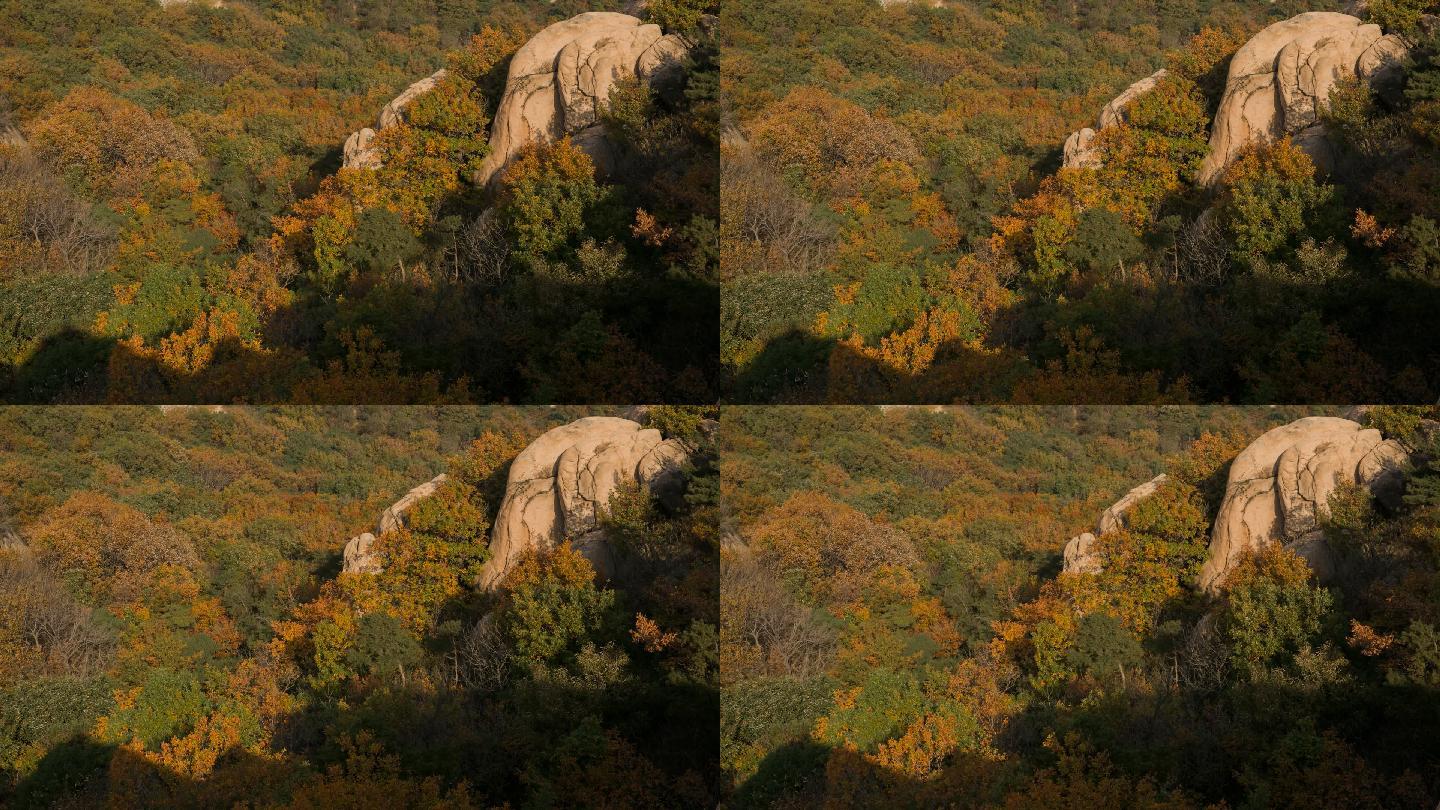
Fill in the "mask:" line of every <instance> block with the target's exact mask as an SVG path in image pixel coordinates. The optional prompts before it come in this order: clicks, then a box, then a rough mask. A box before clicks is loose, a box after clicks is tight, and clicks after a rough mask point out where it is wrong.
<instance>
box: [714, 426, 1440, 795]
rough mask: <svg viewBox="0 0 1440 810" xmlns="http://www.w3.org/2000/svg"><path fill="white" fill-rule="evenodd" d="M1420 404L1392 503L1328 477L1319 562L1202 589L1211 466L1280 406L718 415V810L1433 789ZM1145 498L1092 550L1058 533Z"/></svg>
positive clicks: (1438, 787)
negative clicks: (1076, 565) (721, 421)
mask: <svg viewBox="0 0 1440 810" xmlns="http://www.w3.org/2000/svg"><path fill="white" fill-rule="evenodd" d="M1435 412H1436V409H1434V408H1381V409H1375V410H1372V411H1370V412H1369V413H1368V414H1367V415H1366V416H1365V417H1364V418H1366V419H1368V420H1369V423H1370V425H1371V426H1373V427H1376V428H1378V429H1380V430H1381V431H1382V432H1383V433H1384V434H1386V435H1388V436H1391V437H1394V438H1397V439H1398V440H1400V441H1402V442H1404V443H1406V444H1407V445H1408V446H1410V447H1411V448H1413V449H1415V450H1418V451H1420V455H1419V456H1418V458H1419V461H1418V463H1417V464H1416V466H1415V467H1414V468H1413V469H1411V470H1410V471H1409V472H1408V474H1407V479H1406V488H1405V490H1406V495H1405V497H1404V498H1403V499H1401V501H1398V502H1393V503H1390V504H1389V505H1388V506H1387V505H1384V504H1382V503H1381V502H1379V501H1376V500H1375V499H1373V498H1372V497H1371V495H1370V493H1369V492H1368V491H1364V490H1361V489H1358V488H1356V487H1354V486H1353V485H1352V486H1350V487H1341V488H1340V489H1339V490H1337V492H1336V494H1335V495H1334V496H1332V498H1331V500H1330V504H1329V505H1330V512H1329V516H1328V518H1326V519H1325V521H1324V535H1325V539H1326V542H1327V543H1328V544H1329V545H1330V547H1331V548H1332V549H1334V550H1335V551H1336V553H1337V554H1339V555H1340V557H1341V559H1342V560H1343V562H1342V564H1341V565H1340V566H1339V569H1338V570H1339V571H1340V573H1339V574H1338V575H1337V576H1336V578H1335V579H1334V580H1332V581H1330V582H1328V583H1326V584H1325V585H1320V584H1318V583H1316V582H1315V581H1314V580H1313V578H1312V577H1311V574H1310V571H1309V569H1308V567H1307V566H1306V564H1305V563H1304V562H1303V561H1301V560H1300V559H1299V558H1297V557H1295V556H1294V555H1293V554H1292V553H1291V552H1288V551H1283V550H1274V551H1271V552H1266V553H1261V554H1258V555H1256V556H1253V557H1250V558H1248V559H1246V560H1245V561H1244V562H1242V563H1241V564H1240V566H1239V567H1238V568H1237V569H1236V570H1235V571H1234V572H1233V573H1232V574H1231V575H1230V577H1229V579H1228V580H1227V581H1226V585H1225V588H1224V590H1223V591H1222V592H1221V593H1219V594H1218V595H1216V596H1214V597H1207V596H1205V595H1203V594H1201V593H1199V592H1198V590H1197V588H1196V576H1197V574H1198V571H1199V566H1200V563H1201V562H1202V561H1203V560H1204V559H1205V557H1206V554H1207V546H1208V543H1209V539H1210V538H1209V535H1210V524H1211V521H1212V520H1213V518H1214V515H1215V512H1216V510H1217V508H1218V506H1219V501H1220V496H1221V495H1222V494H1223V492H1224V488H1225V480H1226V476H1227V471H1228V467H1229V464H1230V461H1231V459H1232V458H1234V456H1235V455H1236V454H1237V453H1238V452H1239V451H1240V450H1241V449H1243V448H1244V447H1245V446H1246V445H1247V444H1248V443H1249V442H1250V440H1252V439H1253V438H1254V437H1256V436H1258V435H1259V434H1261V433H1262V432H1264V431H1266V430H1268V429H1270V428H1272V427H1275V426H1278V425H1280V424H1285V423H1288V422H1290V421H1292V420H1293V419H1294V418H1296V417H1297V416H1300V415H1315V414H1319V413H1324V411H1323V410H1319V411H1317V410H1316V409H1300V408H1236V407H1214V408H1195V407H1179V406H1165V407H1160V408H1136V407H1104V408H1093V407H1084V406H1072V407H996V408H976V409H969V408H956V409H945V410H941V409H936V408H930V407H915V408H907V409H899V410H897V409H887V410H881V409H877V408H860V407H849V408H842V407H826V408H818V407H812V408H804V407H783V408H781V407H732V408H729V409H727V411H726V431H725V434H724V436H723V437H722V441H723V456H722V457H723V459H724V462H723V465H722V475H723V480H724V483H725V487H724V494H725V500H724V505H725V512H724V527H725V531H726V533H727V536H728V538H729V539H728V540H727V543H726V545H725V546H724V547H723V550H722V554H721V570H722V574H721V580H722V608H721V619H722V621H721V684H722V698H721V761H722V765H723V767H724V770H725V776H726V778H727V780H728V788H729V790H730V791H732V792H731V794H730V800H729V804H730V805H733V806H736V807H780V808H789V807H795V808H798V807H815V806H824V807H875V808H880V807H907V808H908V807H914V808H921V807H936V806H947V807H951V806H953V807H997V808H998V807H1005V808H1056V807H1063V808H1077V809H1078V808H1090V807H1145V808H1162V807H1163V808H1191V807H1194V808H1199V807H1214V806H1227V807H1247V808H1248V807H1256V808H1259V807H1296V808H1299V807H1309V806H1324V807H1371V808H1422V807H1429V806H1431V805H1433V804H1434V802H1435V801H1436V800H1437V798H1440V782H1437V781H1436V773H1437V771H1436V765H1437V762H1440V748H1437V747H1436V742H1435V740H1436V736H1435V732H1436V729H1437V728H1440V709H1437V707H1440V702H1437V700H1436V698H1437V695H1436V691H1435V690H1436V689H1437V688H1440V679H1437V672H1440V670H1437V668H1436V667H1437V665H1440V657H1437V653H1440V647H1436V646H1435V639H1436V638H1437V636H1436V631H1435V627H1436V622H1437V620H1440V616H1437V612H1436V611H1437V604H1440V603H1437V602H1436V600H1435V599H1434V594H1435V593H1436V590H1435V589H1436V587H1437V583H1440V556H1437V554H1436V546H1435V542H1434V538H1435V537H1436V532H1437V531H1440V511H1437V507H1440V497H1437V493H1440V487H1437V486H1435V482H1436V480H1437V471H1436V469H1435V468H1434V459H1436V458H1440V454H1437V451H1440V446H1436V444H1435V442H1436V435H1435V431H1434V423H1433V422H1431V423H1428V424H1427V423H1425V422H1423V421H1422V419H1425V418H1433V416H1434V415H1435ZM1160 471H1164V472H1167V473H1168V474H1169V476H1170V480H1169V481H1168V482H1167V483H1166V484H1165V485H1164V486H1162V487H1161V488H1160V489H1159V490H1158V491H1157V492H1156V493H1155V494H1154V495H1153V496H1151V497H1150V498H1148V499H1146V500H1144V501H1142V502H1141V503H1140V505H1139V506H1137V507H1135V509H1134V510H1133V511H1132V512H1131V513H1130V514H1129V517H1128V524H1127V525H1126V526H1125V528H1124V529H1122V530H1120V531H1117V532H1115V533H1112V534H1106V535H1105V536H1104V537H1103V538H1102V540H1101V545H1100V546H1099V548H1100V551H1099V553H1100V556H1101V560H1102V562H1103V570H1102V572H1101V573H1098V574H1077V573H1061V571H1060V559H1059V557H1060V550H1061V547H1062V545H1063V544H1064V542H1065V540H1066V538H1067V537H1071V536H1073V535H1075V534H1077V533H1079V532H1081V531H1094V525H1095V520H1096V517H1097V516H1098V515H1099V514H1100V512H1101V511H1102V510H1103V509H1105V508H1106V507H1107V506H1109V504H1111V503H1112V502H1114V501H1115V499H1116V498H1118V497H1119V496H1120V495H1122V494H1124V493H1125V492H1126V491H1128V490H1129V489H1130V488H1131V487H1133V486H1135V485H1136V484H1138V483H1141V482H1143V481H1146V480H1148V479H1150V478H1151V477H1152V476H1153V475H1154V474H1155V473H1156V472H1160Z"/></svg>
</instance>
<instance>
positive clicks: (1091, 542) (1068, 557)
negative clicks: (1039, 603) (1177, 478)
mask: <svg viewBox="0 0 1440 810" xmlns="http://www.w3.org/2000/svg"><path fill="white" fill-rule="evenodd" d="M1167 480H1169V476H1167V475H1165V473H1160V474H1159V475H1157V476H1155V477H1154V478H1151V479H1150V480H1149V481H1146V482H1145V483H1143V484H1141V485H1140V486H1138V487H1135V488H1134V489H1132V490H1130V491H1129V492H1127V493H1125V494H1124V496H1122V497H1121V498H1120V500H1118V501H1116V502H1115V503H1113V504H1111V505H1110V508H1108V509H1106V510H1105V511H1104V513H1102V514H1101V515H1100V519H1099V520H1098V521H1096V523H1095V531H1094V532H1083V533H1081V534H1078V535H1076V536H1074V537H1072V538H1070V540H1069V541H1068V542H1066V543H1065V549H1064V558H1065V562H1064V571H1065V573H1067V574H1098V573H1100V571H1101V570H1102V568H1103V566H1102V563H1101V560H1100V554H1099V551H1098V549H1096V548H1095V541H1096V540H1097V539H1099V538H1100V537H1104V536H1105V535H1107V534H1110V533H1112V532H1118V531H1121V530H1123V529H1125V528H1126V527H1128V526H1129V524H1130V511H1131V510H1133V509H1134V508H1135V507H1136V506H1137V505H1139V504H1140V502H1141V501H1143V500H1145V499H1146V498H1149V497H1150V496H1151V495H1154V494H1155V492H1156V490H1158V489H1160V486H1161V485H1162V484H1164V483H1165V482H1166V481H1167Z"/></svg>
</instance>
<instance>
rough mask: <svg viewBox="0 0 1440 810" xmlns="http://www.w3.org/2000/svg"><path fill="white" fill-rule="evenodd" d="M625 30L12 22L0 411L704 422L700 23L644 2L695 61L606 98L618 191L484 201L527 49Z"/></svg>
mask: <svg viewBox="0 0 1440 810" xmlns="http://www.w3.org/2000/svg"><path fill="white" fill-rule="evenodd" d="M622 5H623V4H622V3H621V2H618V0H616V1H615V2H594V3H590V2H583V3H582V2H576V0H557V1H556V2H550V3H534V2H515V1H512V0H402V1H401V2H373V1H371V0H365V1H364V2H355V1H354V0H343V1H340V0H334V1H332V0H231V1H230V2H226V3H223V4H212V3H206V2H194V3H173V4H161V3H158V2H155V0H120V1H119V2H113V3H97V2H88V0H62V1H61V2H47V3H31V2H24V1H23V0H10V1H9V2H4V3H0V177H3V182H0V186H3V188H4V190H3V192H0V203H3V204H0V397H4V398H6V399H9V400H11V401H28V402H51V401H65V402H73V401H91V402H93V401H107V400H108V401H112V402H157V401H158V402H170V401H177V402H192V401H200V402H231V401H249V402H277V401H307V402H326V401H329V402H361V401H363V402H406V403H409V402H441V401H447V402H462V401H498V400H512V401H513V400H521V401H533V402H545V403H549V402H561V401H565V402H594V401H637V400H647V399H648V400H651V401H655V400H669V401H675V400H684V401H705V400H706V399H710V398H713V396H714V390H715V389H714V385H715V377H716V372H717V368H718V366H717V365H716V361H715V351H714V346H715V344H716V321H715V312H716V306H717V303H716V302H717V299H718V291H717V289H718V282H717V272H718V271H717V269H716V248H715V239H716V237H715V234H716V232H717V221H718V211H717V207H718V205H717V196H718V195H717V192H716V191H715V183H716V182H717V179H716V178H717V160H718V158H717V154H718V153H717V148H718V147H717V143H718V125H717V120H718V117H717V115H716V112H715V97H716V95H717V93H718V68H717V67H716V66H715V48H714V45H713V42H712V39H713V37H712V32H713V25H712V24H711V23H710V22H709V21H708V20H709V19H710V18H708V17H707V16H706V15H708V14H711V13H713V12H715V11H717V10H718V7H717V6H716V4H714V3H710V2H696V0H660V2H656V3H653V4H651V8H650V11H649V12H648V16H649V19H650V21H651V22H655V23H657V24H660V25H661V26H662V27H663V28H664V29H665V30H666V31H668V32H671V33H674V34H675V35H676V36H679V37H683V38H684V39H685V41H686V42H687V43H688V44H689V46H690V47H689V48H688V52H687V53H688V55H687V56H686V57H685V58H684V60H683V61H684V64H683V65H682V68H683V69H682V70H681V71H680V73H679V76H678V77H674V78H673V79H672V80H671V81H667V82H666V83H664V85H663V86H660V85H659V84H647V83H644V82H638V83H637V82H633V81H631V82H626V83H622V85H623V86H621V87H619V88H617V89H616V91H615V93H614V95H615V96H616V102H617V103H614V104H608V101H609V99H602V100H600V101H601V103H602V104H604V105H606V106H605V110H604V112H603V114H602V115H601V117H602V119H603V120H602V121H601V124H602V125H603V130H604V132H605V134H606V137H607V139H608V141H609V143H610V144H612V146H613V148H614V154H613V155H612V156H611V157H612V158H613V160H612V161H611V165H609V166H608V167H606V168H608V169H609V170H608V171H607V170H604V169H603V168H597V165H596V164H595V162H594V161H592V160H591V158H590V157H589V156H588V155H586V154H583V153H581V152H580V150H578V149H576V148H574V146H573V145H572V144H570V143H569V142H568V141H563V140H562V141H561V142H559V143H556V144H554V145H543V144H537V145H535V146H534V148H532V149H531V150H530V151H529V152H528V153H527V154H526V156H525V158H524V160H522V161H519V163H518V164H517V165H516V166H514V167H512V170H511V171H509V172H507V173H506V174H505V175H504V176H503V177H501V178H498V179H497V181H496V182H494V183H491V184H489V185H488V186H483V185H477V184H475V183H474V182H472V179H473V174H474V169H475V167H476V165H477V164H478V162H479V161H480V160H481V159H483V158H484V156H485V154H486V152H487V151H488V149H489V146H488V139H489V130H490V123H491V118H492V117H493V116H494V114H495V112H496V109H497V106H498V105H499V103H500V102H501V97H502V94H503V93H504V91H505V89H506V70H507V67H508V64H509V60H510V57H511V55H512V54H513V53H514V52H515V51H516V49H517V48H519V47H520V46H521V45H522V44H524V43H525V42H526V41H527V40H528V39H529V38H530V37H531V36H533V35H534V34H536V33H537V32H538V31H540V30H542V29H543V28H545V27H546V26H547V25H549V24H552V23H554V22H556V21H560V20H565V19H568V18H570V17H572V16H574V15H577V14H580V13H582V12H586V11H597V10H598V11H619V10H620V9H621V7H622ZM441 67H448V68H449V74H450V75H449V77H448V78H447V80H446V81H444V82H442V83H441V84H440V85H439V86H438V87H437V88H436V89H435V90H434V91H433V92H431V93H430V94H428V95H426V96H424V97H423V98H422V99H420V100H419V101H417V102H415V103H414V104H412V105H411V107H410V108H409V109H408V110H407V111H406V114H405V116H404V120H403V121H401V122H399V124H398V125H397V126H394V127H391V128H389V129H388V130H387V131H386V132H385V133H383V134H382V137H381V138H380V142H379V144H378V146H377V149H379V150H380V152H381V153H382V154H383V155H384V158H385V160H384V165H383V167H381V168H378V169H374V170H368V169H345V170H342V169H341V161H342V147H343V145H344V144H345V143H346V140H347V137H348V136H350V135H351V133H354V132H357V131H358V130H360V129H362V128H363V127H372V126H375V121H376V118H377V116H378V115H379V114H380V112H381V110H382V108H384V107H386V105H387V103H388V102H390V100H391V99H393V98H395V97H396V96H397V94H399V93H400V92H401V91H402V90H404V89H405V88H406V87H408V86H410V85H411V84H412V83H414V82H416V81H418V80H420V79H422V78H424V77H426V76H429V75H431V74H432V73H434V72H435V71H436V69H437V68H441Z"/></svg>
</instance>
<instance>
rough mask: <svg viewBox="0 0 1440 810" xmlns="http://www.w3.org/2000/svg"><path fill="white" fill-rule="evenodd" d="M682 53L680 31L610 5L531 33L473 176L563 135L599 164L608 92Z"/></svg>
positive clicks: (483, 177) (488, 174)
mask: <svg viewBox="0 0 1440 810" xmlns="http://www.w3.org/2000/svg"><path fill="white" fill-rule="evenodd" d="M687 53H688V48H687V46H686V44H685V41H684V40H683V39H682V38H680V37H678V36H675V35H673V34H671V35H667V34H664V33H663V32H662V31H661V30H660V26H658V25H650V24H645V23H642V22H641V21H640V20H639V19H638V18H636V17H633V16H631V15H629V14H619V13H615V12H600V11H596V12H588V13H585V14H580V15H578V16H576V17H572V18H571V19H568V20H565V21H563V22H558V23H555V24H554V25H551V26H550V27H548V28H546V29H545V30H543V31H541V32H540V33H539V34H536V35H535V37H534V38H533V39H531V40H530V41H529V42H527V43H525V45H524V46H522V47H521V48H520V50H518V51H516V52H515V56H514V58H512V59H511V61H510V72H509V77H508V79H507V81H506V84H505V94H504V96H502V97H501V100H500V104H499V107H498V109H497V110H496V113H495V121H494V124H493V126H492V129H491V135H490V154H489V155H488V156H487V157H486V159H485V162H484V163H483V164H482V165H481V167H480V170H479V172H478V174H477V176H476V181H477V182H478V183H481V184H484V183H488V182H490V181H491V180H492V179H494V178H495V177H496V176H497V175H498V174H499V173H500V172H501V171H502V170H503V169H504V168H505V167H506V166H507V165H509V163H510V161H512V160H514V158H515V157H516V156H517V155H518V154H520V152H521V151H522V150H523V149H524V148H525V147H526V146H528V145H530V144H533V143H548V142H551V141H554V140H557V139H559V138H561V137H564V136H567V135H568V136H570V137H571V138H573V139H574V141H575V143H577V144H578V145H580V146H581V147H582V148H584V149H586V151H587V152H589V153H590V154H591V157H592V158H595V159H596V161H597V163H602V164H603V163H604V162H605V160H606V157H605V156H606V150H608V143H607V142H606V141H605V138H604V133H603V128H602V127H601V126H600V123H599V121H600V113H601V112H602V111H603V110H604V107H605V105H606V103H607V102H608V99H609V98H610V91H611V90H612V89H614V87H615V85H616V84H617V83H618V82H620V81H623V80H626V79H631V78H639V79H642V80H646V81H653V80H655V79H657V78H659V77H660V76H662V75H664V74H665V73H666V72H667V71H671V70H679V69H680V67H679V66H680V64H681V63H682V62H683V61H684V59H685V56H686V55H687Z"/></svg>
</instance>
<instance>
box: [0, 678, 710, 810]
mask: <svg viewBox="0 0 1440 810" xmlns="http://www.w3.org/2000/svg"><path fill="white" fill-rule="evenodd" d="M662 691H663V694H662V693H661V692H662ZM344 697H346V698H347V702H333V703H331V704H330V705H328V706H325V707H321V708H317V709H315V710H312V711H310V712H303V713H295V714H292V715H289V716H286V717H283V718H280V719H278V720H277V721H275V722H274V723H273V724H272V725H273V728H272V734H273V742H272V745H271V750H270V751H267V752H260V753H256V752H254V751H250V750H246V748H245V747H244V746H243V745H240V744H234V743H233V742H232V743H230V744H226V745H225V746H224V748H223V750H219V751H216V750H214V749H213V748H210V746H213V745H214V744H215V740H216V739H223V736H221V735H212V736H211V738H210V739H209V740H207V741H204V742H202V743H201V745H200V748H201V751H199V752H198V754H186V755H181V756H182V758H186V757H189V758H190V759H192V760H194V759H199V760H203V759H204V757H205V749H209V750H210V752H211V753H213V754H215V755H216V759H215V767H214V770H213V772H210V773H208V774H206V775H205V776H204V777H201V778H194V777H191V776H187V775H186V774H184V773H182V772H181V771H180V770H178V769H177V768H175V767H170V766H168V765H162V764H160V763H159V762H157V761H156V760H157V759H159V757H156V756H155V754H153V753H151V754H150V755H149V756H146V755H144V754H142V753H140V752H137V751H135V750H132V749H130V748H128V747H125V746H117V745H114V744H110V743H102V742H99V741H96V740H94V739H92V738H90V737H88V736H77V737H75V738H73V739H71V740H69V741H67V742H64V743H61V744H59V745H57V746H55V747H53V748H51V749H50V750H49V751H48V752H47V753H46V755H45V756H44V758H43V759H41V761H40V762H39V764H38V766H37V767H36V769H35V770H34V772H33V773H31V774H29V775H28V776H27V777H25V778H24V779H22V780H21V781H20V782H19V783H18V784H17V785H15V789H14V791H13V793H10V794H9V795H6V793H5V790H4V788H5V787H6V786H5V785H3V784H0V804H3V805H4V806H6V807H11V808H15V809H16V810H24V809H28V808H47V807H76V808H80V807H100V806H110V807H122V808H123V807H185V808H189V807H232V806H275V805H286V804H289V803H291V802H296V803H300V804H301V806H306V807H355V808H365V807H374V806H377V804H378V805H384V806H397V807H401V806H414V803H417V802H420V800H421V797H422V796H423V795H425V793H426V789H425V788H423V787H422V781H423V780H425V779H429V778H433V779H434V780H435V785H434V786H432V795H433V794H434V793H439V794H442V795H443V794H444V793H447V792H449V791H451V790H453V789H455V788H456V787H457V786H459V785H460V784H461V783H462V782H463V783H465V784H467V785H468V786H469V787H468V791H469V793H468V795H469V798H470V801H471V802H472V803H473V804H472V805H471V806H476V807H485V806H499V805H501V804H502V803H507V802H508V803H510V804H512V805H514V806H520V805H525V806H550V807H581V806H591V807H595V806H603V807H655V808H660V807H667V806H686V807H702V806H710V807H713V806H715V803H716V798H717V796H718V786H719V774H718V762H719V749H718V745H719V743H718V740H719V730H718V715H719V705H718V697H717V696H716V693H715V692H714V690H709V689H703V688H696V687H694V686H687V685H684V684H664V685H657V686H652V687H645V686H637V685H635V684H633V683H631V682H629V681H626V680H620V681H616V682H611V683H609V684H606V685H604V686H598V685H596V684H594V683H590V682H587V681H586V680H584V679H579V678H576V679H568V678H557V679H554V680H550V681H548V682H539V681H524V682H520V683H518V684H513V685H511V686H509V687H508V688H507V689H506V690H505V691H504V692H503V693H498V694H497V693H486V692H484V691H481V690H478V689H477V690H464V689H444V688H442V689H423V688H417V687H414V686H413V685H412V686H410V687H405V686H402V685H400V684H399V683H396V682H391V683H390V684H388V685H386V686H381V687H379V688H376V689H374V690H373V691H370V692H369V693H368V694H365V693H362V692H359V691H354V690H352V691H350V692H349V693H348V694H346V695H345V696H344ZM366 739H368V740H369V741H370V742H368V743H366V742H364V740H366ZM357 740H359V741H360V742H359V744H356V741H357ZM375 743H378V747H377V746H376V745H375ZM295 752H304V753H303V754H302V753H295ZM642 757H643V759H641V758H642ZM0 775H3V774H0ZM675 801H679V802H681V804H680V805H675V804H673V802H675ZM426 806H436V805H435V804H434V803H433V802H432V803H430V804H427V805H426Z"/></svg>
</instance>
